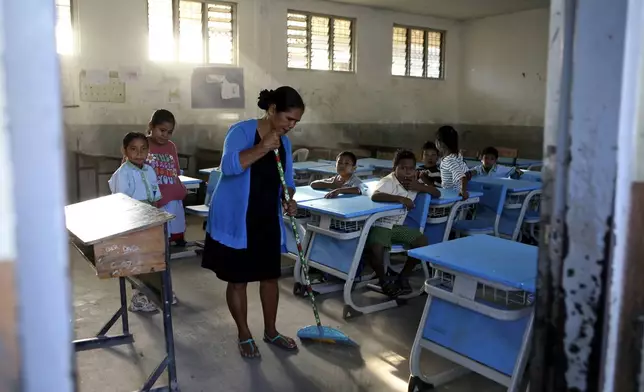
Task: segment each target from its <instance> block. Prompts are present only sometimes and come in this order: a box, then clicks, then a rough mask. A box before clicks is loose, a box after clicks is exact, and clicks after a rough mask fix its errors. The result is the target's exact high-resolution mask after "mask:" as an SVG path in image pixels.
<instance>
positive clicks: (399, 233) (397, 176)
mask: <svg viewBox="0 0 644 392" xmlns="http://www.w3.org/2000/svg"><path fill="white" fill-rule="evenodd" d="M416 177H417V176H416V157H415V156H414V153H413V152H411V151H408V150H403V151H398V152H396V155H395V157H394V171H393V172H392V173H391V174H389V175H388V176H386V177H384V178H382V179H381V180H380V181H379V182H378V184H377V185H376V187H375V189H374V191H373V194H372V195H371V200H373V201H376V202H385V203H401V204H402V205H404V206H405V208H407V210H411V209H412V208H414V200H415V199H416V195H417V194H418V193H429V194H430V195H432V196H434V197H440V192H439V191H438V190H437V189H436V188H435V187H434V186H433V184H430V185H425V184H423V183H422V182H420V181H418V180H417V178H416ZM406 217H407V212H405V213H404V214H401V215H398V216H391V217H387V218H383V219H379V220H378V221H377V222H376V223H374V225H373V227H372V228H371V230H370V231H369V236H368V237H367V247H368V249H369V250H370V251H371V253H372V259H371V267H372V268H373V270H374V272H375V273H376V275H377V276H378V279H379V280H380V286H381V287H382V291H383V293H385V294H386V295H387V296H389V297H392V298H395V297H397V296H399V295H406V294H410V293H411V292H412V289H411V286H410V285H409V280H408V278H407V276H408V275H409V274H410V273H411V271H412V269H413V268H414V265H415V264H416V260H414V259H410V258H408V259H407V261H406V262H405V266H404V267H403V269H402V271H401V273H400V275H398V276H388V275H387V274H386V273H385V268H384V258H383V257H384V252H385V251H388V249H390V248H391V245H392V244H393V243H396V244H402V245H403V246H405V248H408V249H413V248H418V247H421V246H426V245H427V238H425V236H424V235H423V234H422V233H421V232H420V231H418V230H417V229H412V228H410V227H407V226H403V223H404V222H405V218H406Z"/></svg>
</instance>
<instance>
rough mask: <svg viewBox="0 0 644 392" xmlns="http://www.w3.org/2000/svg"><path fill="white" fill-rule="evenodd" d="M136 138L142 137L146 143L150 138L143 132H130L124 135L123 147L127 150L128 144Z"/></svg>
mask: <svg viewBox="0 0 644 392" xmlns="http://www.w3.org/2000/svg"><path fill="white" fill-rule="evenodd" d="M136 139H141V140H143V141H145V144H148V138H147V137H146V136H145V135H144V134H142V133H141V132H130V133H128V134H126V135H125V136H124V137H123V149H125V150H127V146H129V145H130V143H132V141H133V140H136Z"/></svg>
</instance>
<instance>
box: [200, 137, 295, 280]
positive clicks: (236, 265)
mask: <svg viewBox="0 0 644 392" xmlns="http://www.w3.org/2000/svg"><path fill="white" fill-rule="evenodd" d="M259 141H260V137H259V134H258V133H255V144H257V143H259ZM284 156H285V152H284V147H283V146H280V157H281V158H282V165H284ZM279 188H280V177H279V172H278V171H277V164H276V163H275V156H274V155H273V152H269V153H268V154H266V155H264V157H262V158H261V159H259V160H258V161H256V162H255V163H253V164H252V165H251V166H250V192H249V195H248V209H247V210H246V239H247V241H246V248H245V249H234V248H230V247H228V246H226V245H223V244H221V243H220V242H218V241H216V240H214V239H213V238H212V237H211V236H210V234H209V233H206V241H205V247H204V252H203V258H202V262H201V266H202V267H203V268H207V269H209V270H212V271H214V272H215V273H216V274H217V277H218V278H219V279H221V280H223V281H226V282H230V283H248V282H257V281H262V280H270V279H277V278H279V277H280V275H281V253H282V247H281V242H282V234H281V226H280V219H282V218H281V217H280V216H279V211H280V210H279V209H280V206H279V203H280V195H279ZM217 191H218V192H225V191H226V190H225V188H222V187H221V186H220V187H219V189H217ZM231 208H233V207H232V206H231ZM214 219H217V218H216V217H214Z"/></svg>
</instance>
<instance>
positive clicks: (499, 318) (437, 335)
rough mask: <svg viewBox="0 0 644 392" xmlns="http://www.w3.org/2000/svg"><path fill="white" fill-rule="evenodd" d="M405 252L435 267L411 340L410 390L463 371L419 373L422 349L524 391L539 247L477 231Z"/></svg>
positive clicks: (512, 391)
mask: <svg viewBox="0 0 644 392" xmlns="http://www.w3.org/2000/svg"><path fill="white" fill-rule="evenodd" d="M409 255H410V256H412V257H415V258H418V259H420V260H422V261H425V262H429V263H430V264H431V266H432V267H433V268H434V269H435V270H436V274H435V275H434V278H432V279H429V280H428V281H427V282H426V283H425V290H426V291H427V294H428V297H427V303H426V305H425V310H424V312H423V316H422V318H421V322H420V325H419V327H418V332H417V333H416V338H415V340H414V344H413V345H412V350H411V356H410V370H411V376H410V386H409V390H410V391H413V390H423V389H422V388H423V387H426V386H427V385H426V384H432V385H433V386H434V387H437V386H439V385H441V384H445V383H447V382H450V381H452V380H453V379H455V378H457V377H459V376H461V375H462V374H463V373H464V369H462V368H460V369H459V368H456V369H452V370H450V371H448V372H445V373H443V374H437V375H432V376H425V375H423V373H422V371H421V369H420V353H421V350H422V349H426V350H429V351H432V352H434V353H435V354H438V355H440V356H442V357H443V358H446V359H448V360H450V361H452V362H454V363H456V364H458V365H460V366H462V367H464V368H466V369H469V370H471V371H474V372H477V373H479V374H481V375H483V376H485V377H487V378H489V379H491V380H494V381H496V382H498V383H500V384H502V385H504V386H506V387H508V391H509V392H518V391H519V390H525V387H522V386H521V383H522V381H524V382H525V380H523V376H524V372H525V368H526V363H527V360H528V351H529V348H530V338H531V334H532V327H533V310H534V307H533V305H532V303H531V302H532V298H533V296H532V295H531V294H533V293H534V292H535V285H536V277H537V247H534V246H530V245H525V244H521V243H518V242H513V241H508V240H504V239H501V238H497V237H493V236H487V235H476V236H471V237H463V238H459V239H456V240H453V241H447V242H443V243H440V244H436V245H430V246H426V247H423V248H418V249H412V250H410V251H409Z"/></svg>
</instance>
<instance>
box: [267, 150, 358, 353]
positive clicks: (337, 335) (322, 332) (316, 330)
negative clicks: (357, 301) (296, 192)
mask: <svg viewBox="0 0 644 392" xmlns="http://www.w3.org/2000/svg"><path fill="white" fill-rule="evenodd" d="M274 152H275V160H276V161H277V170H278V171H279V174H280V180H281V181H282V188H283V189H284V199H286V202H287V203H288V202H289V201H290V200H291V195H290V194H289V192H288V187H287V186H286V179H285V178H284V168H283V167H282V161H281V160H280V152H279V150H278V149H275V150H274ZM289 218H290V220H291V229H293V236H294V237H295V243H296V244H297V256H298V257H299V259H300V264H301V265H302V270H303V272H304V283H305V285H306V292H307V294H308V297H309V298H310V300H311V308H313V315H314V316H315V324H316V325H309V326H306V327H302V328H300V329H299V330H298V331H297V337H298V338H300V340H302V341H304V340H310V341H315V342H322V343H331V344H336V343H339V344H347V345H352V346H357V344H356V342H354V341H353V340H351V339H350V338H349V337H348V336H347V335H345V334H344V333H342V332H341V331H339V330H337V329H335V328H331V327H327V326H323V325H322V322H321V321H320V314H319V313H318V307H317V305H316V304H315V296H314V295H313V288H312V287H311V280H310V279H309V264H308V261H307V260H306V258H305V257H304V252H303V251H302V241H301V240H300V234H299V230H298V229H297V223H296V222H295V217H293V216H290V217H289Z"/></svg>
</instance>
